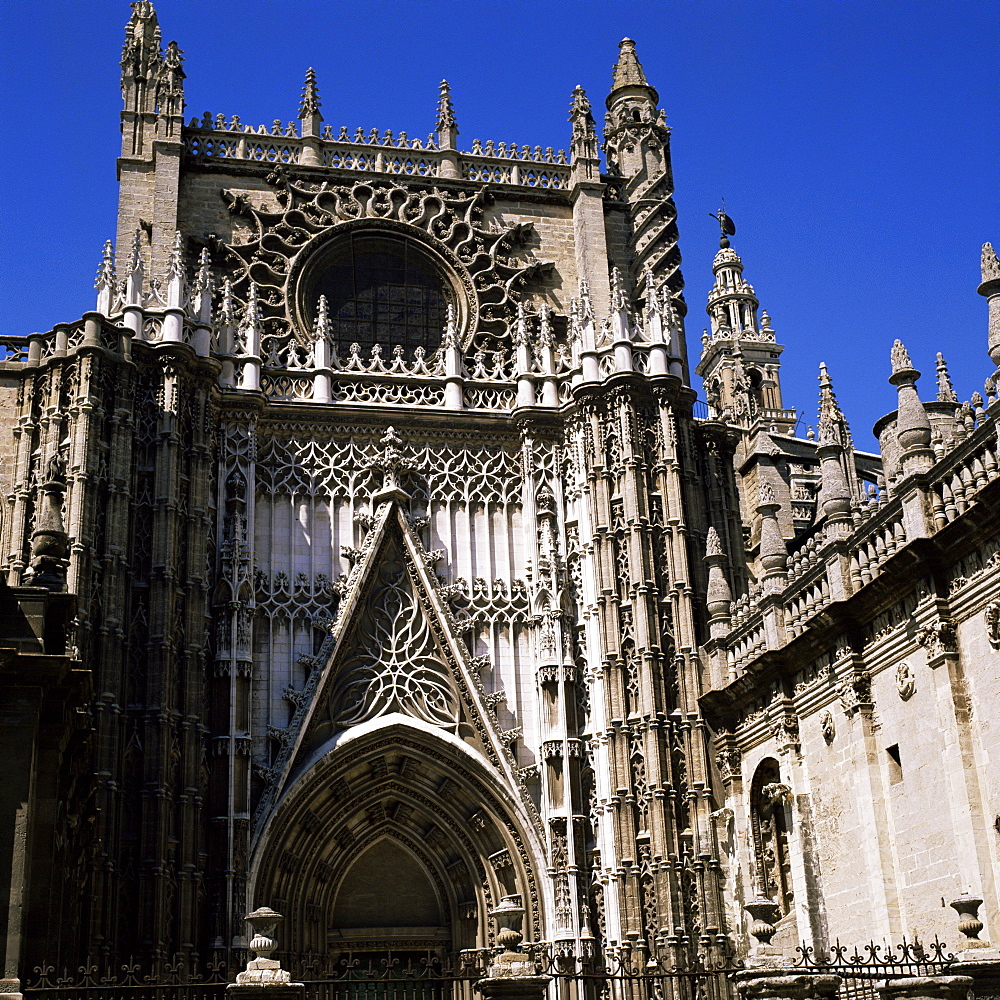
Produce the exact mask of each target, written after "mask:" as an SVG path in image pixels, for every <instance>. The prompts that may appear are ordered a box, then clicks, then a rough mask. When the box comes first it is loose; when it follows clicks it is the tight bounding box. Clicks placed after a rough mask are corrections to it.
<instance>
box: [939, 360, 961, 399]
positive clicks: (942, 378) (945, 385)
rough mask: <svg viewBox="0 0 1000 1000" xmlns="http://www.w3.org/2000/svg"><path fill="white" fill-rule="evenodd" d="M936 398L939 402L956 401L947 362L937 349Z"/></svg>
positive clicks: (956, 397)
mask: <svg viewBox="0 0 1000 1000" xmlns="http://www.w3.org/2000/svg"><path fill="white" fill-rule="evenodd" d="M937 390H938V391H937V398H938V402H941V403H957V402H958V396H956V395H955V390H954V389H953V388H952V384H951V376H950V375H949V374H948V362H947V361H945V359H944V355H943V354H942V353H941V352H940V351H939V352H938V356H937Z"/></svg>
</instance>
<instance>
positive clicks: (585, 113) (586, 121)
mask: <svg viewBox="0 0 1000 1000" xmlns="http://www.w3.org/2000/svg"><path fill="white" fill-rule="evenodd" d="M569 121H570V122H571V123H572V125H573V137H572V139H571V140H570V147H569V149H570V163H571V164H572V165H573V183H576V182H577V181H580V180H600V158H599V155H598V149H597V124H596V122H595V121H594V115H593V113H592V112H591V110H590V101H589V100H588V99H587V93H586V91H585V90H584V89H583V87H581V86H580V85H579V84H577V85H576V88H575V89H574V91H573V103H572V104H571V105H570V109H569Z"/></svg>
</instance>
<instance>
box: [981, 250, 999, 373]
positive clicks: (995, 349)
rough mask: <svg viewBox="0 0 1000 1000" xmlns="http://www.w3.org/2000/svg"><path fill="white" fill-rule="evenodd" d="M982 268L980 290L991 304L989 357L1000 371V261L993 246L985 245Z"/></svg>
mask: <svg viewBox="0 0 1000 1000" xmlns="http://www.w3.org/2000/svg"><path fill="white" fill-rule="evenodd" d="M980 266H981V268H982V278H983V281H982V284H981V285H980V286H979V288H978V292H979V294H980V295H983V296H985V298H986V301H987V302H988V303H989V310H990V320H989V355H990V360H991V361H992V362H993V364H995V365H996V366H997V370H998V371H1000V260H998V259H997V255H996V251H995V250H994V249H993V246H992V244H990V243H984V244H983V254H982V259H981V262H980Z"/></svg>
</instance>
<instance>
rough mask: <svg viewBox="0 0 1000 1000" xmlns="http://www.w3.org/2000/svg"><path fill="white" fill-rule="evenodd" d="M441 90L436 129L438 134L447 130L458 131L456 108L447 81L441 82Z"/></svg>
mask: <svg viewBox="0 0 1000 1000" xmlns="http://www.w3.org/2000/svg"><path fill="white" fill-rule="evenodd" d="M439 90H440V92H441V94H440V96H439V97H438V113H437V124H436V125H435V129H436V131H438V132H440V131H441V130H442V129H446V128H453V129H457V126H458V122H457V121H456V120H455V108H454V107H453V105H452V103H451V87H449V86H448V81H447V80H442V81H441V83H440V84H439Z"/></svg>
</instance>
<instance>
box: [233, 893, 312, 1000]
mask: <svg viewBox="0 0 1000 1000" xmlns="http://www.w3.org/2000/svg"><path fill="white" fill-rule="evenodd" d="M282 919H283V918H282V916H281V914H280V913H276V912H275V911H274V910H272V909H271V908H270V907H267V906H262V907H260V908H259V909H256V910H254V911H253V913H248V914H247V923H248V924H250V926H251V928H252V929H253V932H254V933H253V937H252V938H251V939H250V950H251V951H253V952H254V954H255V956H256V957H255V958H252V959H250V961H249V962H247V967H246V968H245V969H244V970H243V971H242V972H241V973H239V974H238V975H237V977H236V982H235V983H232V984H231V985H229V986H227V987H226V996H227V997H231V998H233V1000H238V998H243V997H259V998H260V1000H302V997H303V996H304V995H305V984H303V983H293V982H291V978H292V977H291V974H290V973H288V972H286V971H285V970H284V969H283V968H282V967H281V962H279V961H278V960H277V959H274V958H271V957H270V955H271V952H272V951H274V949H275V947H276V946H277V941H276V940H275V937H274V931H275V928H276V927H277V926H278V924H279V923H281V921H282Z"/></svg>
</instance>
